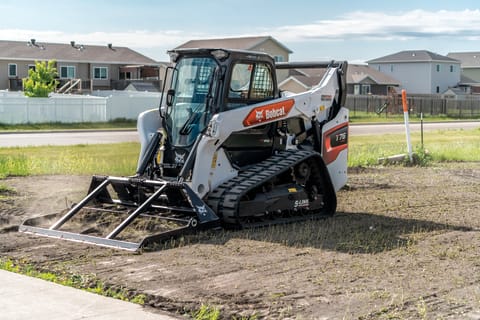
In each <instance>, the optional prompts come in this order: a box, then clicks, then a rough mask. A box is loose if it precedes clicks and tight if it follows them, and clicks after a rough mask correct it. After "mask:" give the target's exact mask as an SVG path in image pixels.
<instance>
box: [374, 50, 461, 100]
mask: <svg viewBox="0 0 480 320" xmlns="http://www.w3.org/2000/svg"><path fill="white" fill-rule="evenodd" d="M367 63H368V66H369V67H371V68H373V69H376V70H378V71H380V72H382V73H384V74H386V75H388V76H390V77H392V78H394V79H397V80H398V81H399V82H400V84H401V88H402V89H405V90H406V91H407V93H410V94H441V93H443V92H445V91H447V90H448V89H449V88H451V87H455V86H457V85H458V83H459V82H460V73H461V71H460V61H458V60H456V59H453V58H449V57H446V56H442V55H439V54H436V53H433V52H430V51H427V50H408V51H401V52H398V53H394V54H391V55H388V56H384V57H381V58H377V59H373V60H369V61H367Z"/></svg>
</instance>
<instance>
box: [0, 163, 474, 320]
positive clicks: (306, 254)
mask: <svg viewBox="0 0 480 320" xmlns="http://www.w3.org/2000/svg"><path fill="white" fill-rule="evenodd" d="M89 180H90V177H78V176H42V177H26V178H9V179H6V180H3V181H0V184H4V185H7V186H10V187H13V188H15V190H16V192H7V193H4V194H2V198H0V199H1V200H0V258H2V259H7V258H9V259H13V260H15V261H24V262H25V263H29V264H34V265H35V266H36V267H37V268H39V269H41V270H52V271H55V272H67V273H72V274H79V275H94V276H95V277H97V278H98V279H100V280H102V281H103V282H104V283H107V284H109V285H111V286H113V287H114V286H119V287H124V288H129V289H132V290H134V291H135V292H137V293H144V294H146V295H147V300H146V305H148V307H149V308H156V309H157V310H162V311H165V310H166V311H169V312H171V313H172V314H176V315H177V316H179V317H183V316H181V315H184V314H185V313H187V314H188V311H189V310H196V309H198V308H199V307H200V305H201V304H202V303H205V304H207V305H209V306H216V307H218V308H219V309H220V310H221V314H222V316H223V317H224V318H225V319H232V318H236V319H240V318H241V317H242V316H244V317H248V316H251V315H254V314H255V315H256V316H257V318H258V319H480V232H479V231H480V163H456V164H446V165H440V166H435V167H428V168H404V167H386V168H373V169H354V170H351V172H350V174H349V184H348V187H347V188H345V189H344V190H342V191H340V192H339V194H338V210H337V211H338V213H337V214H336V215H335V216H334V217H332V218H329V219H326V220H318V221H314V222H305V223H296V224H290V225H283V226H275V227H271V228H263V229H259V230H244V231H214V232H208V233H203V234H200V235H196V236H193V237H188V238H184V239H181V241H178V242H177V243H176V244H171V245H170V246H169V247H168V248H167V249H163V250H157V251H151V252H143V253H141V254H135V253H129V252H124V251H119V250H114V249H107V248H100V247H94V246H90V245H85V244H80V243H73V242H67V241H61V240H55V239H50V238H43V237H38V236H33V235H28V234H23V233H18V232H16V228H17V226H18V225H19V224H20V223H21V221H22V220H23V219H25V218H26V217H31V216H35V215H39V214H46V213H52V212H55V211H59V210H61V209H64V208H66V207H68V206H70V205H71V203H73V202H75V201H79V200H80V199H81V197H82V196H83V195H84V194H85V193H86V190H87V188H88V184H89Z"/></svg>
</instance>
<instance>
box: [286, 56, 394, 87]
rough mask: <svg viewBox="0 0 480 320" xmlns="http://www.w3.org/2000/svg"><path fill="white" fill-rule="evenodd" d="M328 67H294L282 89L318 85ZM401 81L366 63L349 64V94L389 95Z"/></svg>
mask: <svg viewBox="0 0 480 320" xmlns="http://www.w3.org/2000/svg"><path fill="white" fill-rule="evenodd" d="M325 71H326V69H293V70H290V73H289V77H288V78H287V79H285V80H284V81H282V82H281V83H280V84H279V87H280V89H282V90H285V91H290V92H297V93H298V92H302V91H305V90H308V89H310V88H311V87H313V86H315V85H317V84H318V83H319V82H320V80H321V79H322V77H323V75H324V74H325ZM399 85H400V83H399V81H397V80H395V79H393V78H392V77H390V76H388V75H385V74H383V73H381V72H379V71H377V70H375V69H372V68H369V67H368V66H366V65H359V64H349V65H348V69H347V93H348V94H356V95H358V94H374V95H388V94H389V93H392V92H396V89H395V88H398V87H399Z"/></svg>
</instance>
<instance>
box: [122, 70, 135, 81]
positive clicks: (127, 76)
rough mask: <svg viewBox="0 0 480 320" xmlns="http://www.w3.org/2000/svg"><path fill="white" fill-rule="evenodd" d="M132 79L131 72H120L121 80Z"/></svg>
mask: <svg viewBox="0 0 480 320" xmlns="http://www.w3.org/2000/svg"><path fill="white" fill-rule="evenodd" d="M130 79H132V73H131V72H130V71H122V72H120V80H130Z"/></svg>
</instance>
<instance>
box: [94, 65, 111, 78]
mask: <svg viewBox="0 0 480 320" xmlns="http://www.w3.org/2000/svg"><path fill="white" fill-rule="evenodd" d="M107 78H108V68H107V67H94V68H93V79H103V80H105V79H107Z"/></svg>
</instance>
